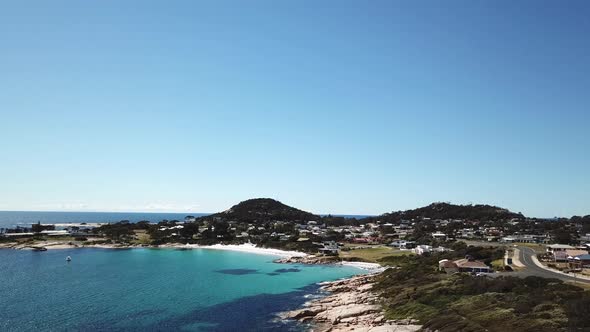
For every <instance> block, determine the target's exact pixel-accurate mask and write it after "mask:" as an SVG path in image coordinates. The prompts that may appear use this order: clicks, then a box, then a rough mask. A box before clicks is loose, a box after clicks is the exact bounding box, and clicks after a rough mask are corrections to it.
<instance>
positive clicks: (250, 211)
mask: <svg viewBox="0 0 590 332" xmlns="http://www.w3.org/2000/svg"><path fill="white" fill-rule="evenodd" d="M203 218H204V219H205V218H206V219H210V218H220V219H222V220H227V221H231V220H235V221H241V222H254V221H257V222H265V221H273V220H281V221H309V220H318V219H320V218H321V217H320V216H318V215H315V214H312V213H309V212H306V211H303V210H299V209H296V208H294V207H291V206H288V205H285V204H283V203H281V202H279V201H277V200H274V199H271V198H254V199H249V200H246V201H243V202H240V203H239V204H236V205H234V206H232V207H231V208H229V209H228V210H226V211H223V212H219V213H215V214H212V215H210V216H207V217H203Z"/></svg>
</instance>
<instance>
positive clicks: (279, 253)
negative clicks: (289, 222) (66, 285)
mask: <svg viewBox="0 0 590 332" xmlns="http://www.w3.org/2000/svg"><path fill="white" fill-rule="evenodd" d="M36 248H45V249H47V250H59V249H80V248H98V249H134V248H152V249H182V250H191V249H207V250H227V251H238V252H245V253H251V254H259V255H270V256H276V257H306V256H308V254H306V253H303V252H299V251H287V250H280V249H273V248H263V247H258V246H256V245H253V244H248V243H245V244H240V245H235V244H228V245H224V244H214V245H209V246H202V245H197V244H181V243H167V244H163V245H159V246H153V245H128V244H117V243H114V244H78V243H74V242H68V241H38V242H35V243H21V244H19V243H18V242H6V243H0V249H14V250H34V249H36Z"/></svg>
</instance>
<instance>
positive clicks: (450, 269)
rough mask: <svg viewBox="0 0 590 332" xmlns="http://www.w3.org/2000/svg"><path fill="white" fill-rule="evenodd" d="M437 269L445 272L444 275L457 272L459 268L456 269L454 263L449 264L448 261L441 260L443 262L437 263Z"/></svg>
mask: <svg viewBox="0 0 590 332" xmlns="http://www.w3.org/2000/svg"><path fill="white" fill-rule="evenodd" d="M438 269H439V270H440V271H445V272H446V273H457V272H459V268H458V267H457V264H455V263H454V262H451V261H450V260H448V259H443V260H441V261H439V262H438Z"/></svg>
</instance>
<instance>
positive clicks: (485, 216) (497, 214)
mask: <svg viewBox="0 0 590 332" xmlns="http://www.w3.org/2000/svg"><path fill="white" fill-rule="evenodd" d="M417 218H430V219H465V220H509V219H525V217H524V216H523V215H522V213H515V212H511V211H509V210H507V209H504V208H500V207H497V206H492V205H484V204H476V205H472V204H469V205H455V204H450V203H432V204H430V205H428V206H424V207H421V208H417V209H413V210H406V211H397V212H391V213H385V214H383V215H381V216H379V217H372V218H370V219H379V220H382V221H390V222H399V221H400V220H402V219H405V220H412V219H417Z"/></svg>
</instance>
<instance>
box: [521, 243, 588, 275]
mask: <svg viewBox="0 0 590 332" xmlns="http://www.w3.org/2000/svg"><path fill="white" fill-rule="evenodd" d="M518 249H519V251H520V253H519V257H518V258H519V259H520V262H521V263H522V264H523V265H524V266H526V269H525V270H524V271H521V272H518V273H520V274H523V275H525V276H527V275H534V276H538V277H543V278H554V279H560V280H563V281H575V282H583V283H587V284H590V280H588V279H580V278H574V276H573V275H566V274H562V273H559V272H552V271H548V270H545V269H543V268H541V267H539V266H538V265H537V264H535V262H533V256H535V255H536V253H535V251H534V250H533V249H531V248H528V247H521V246H519V247H518Z"/></svg>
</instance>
